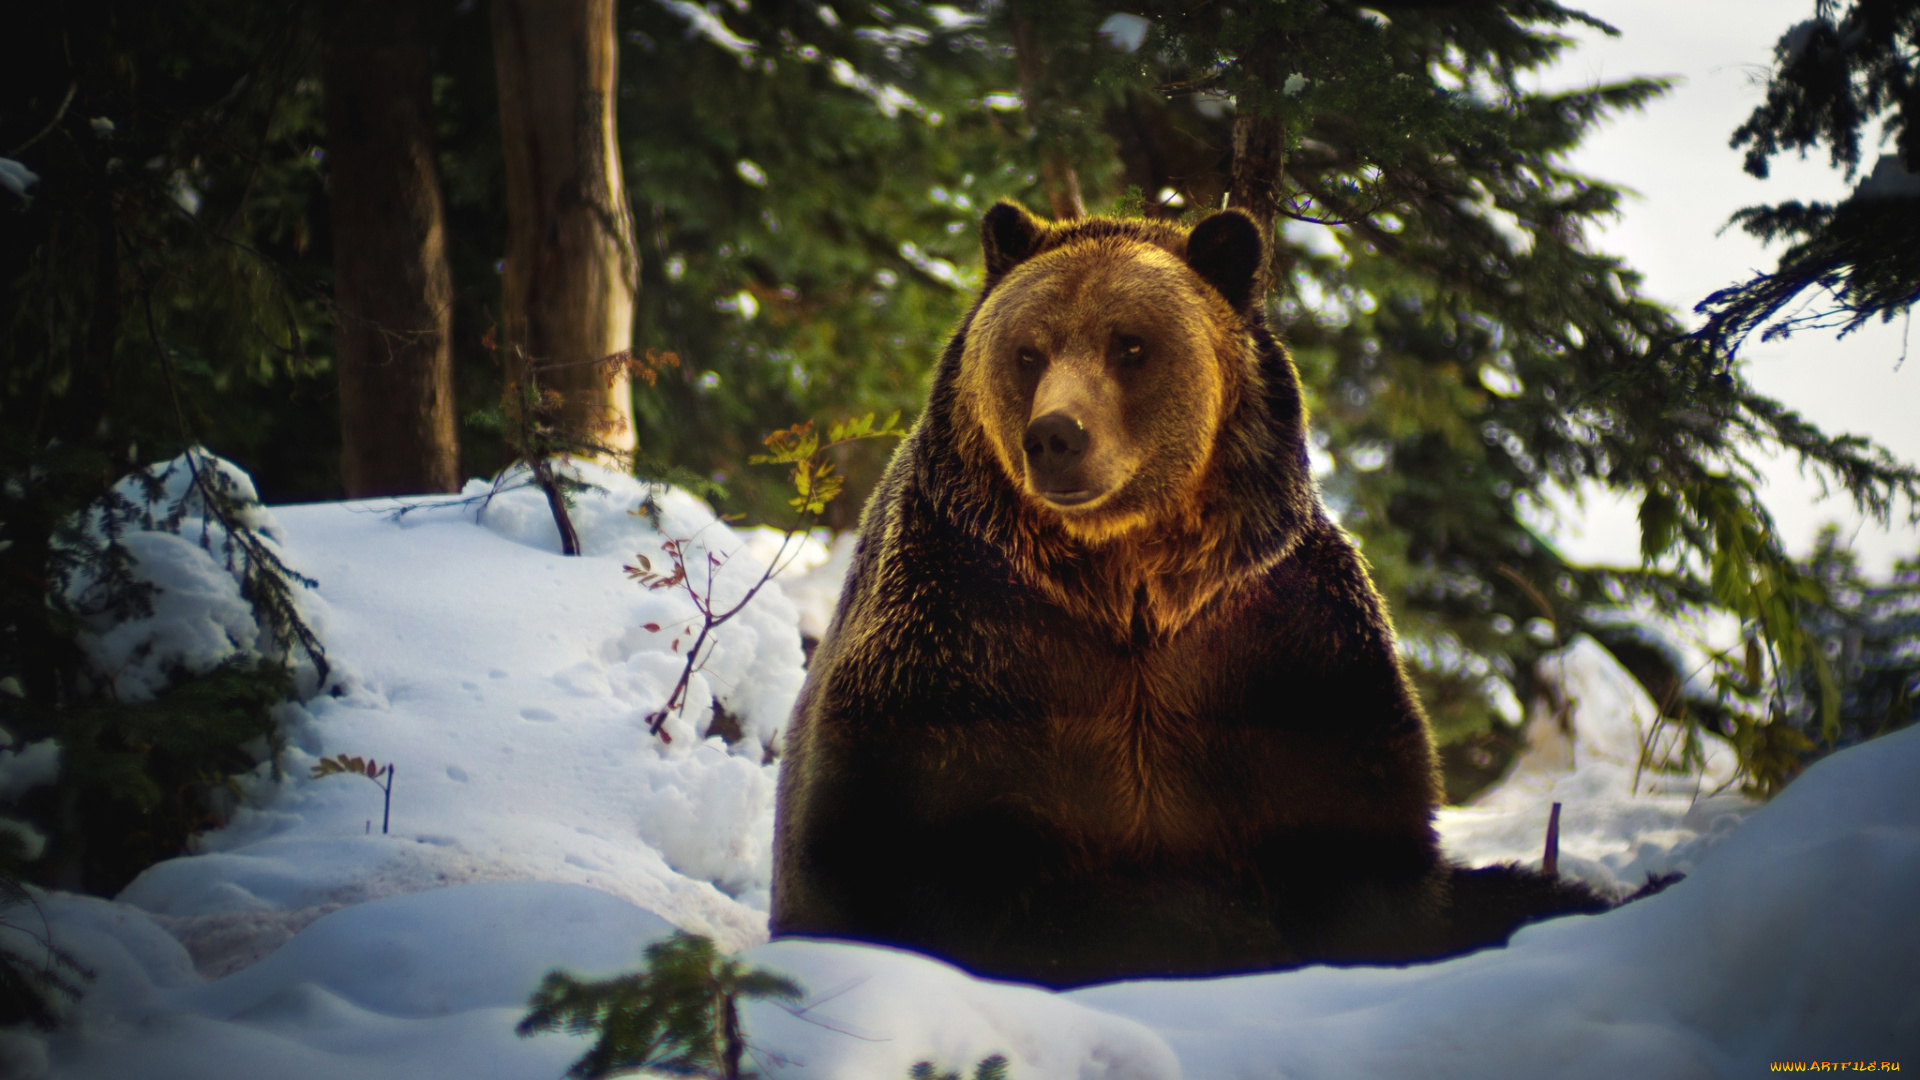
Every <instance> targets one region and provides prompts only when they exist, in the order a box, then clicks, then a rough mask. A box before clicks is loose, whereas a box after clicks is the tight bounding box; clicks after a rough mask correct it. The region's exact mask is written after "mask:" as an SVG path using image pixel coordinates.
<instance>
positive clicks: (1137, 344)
mask: <svg viewBox="0 0 1920 1080" xmlns="http://www.w3.org/2000/svg"><path fill="white" fill-rule="evenodd" d="M1146 358H1147V343H1146V342H1144V341H1141V340H1140V339H1139V338H1137V337H1133V336H1132V335H1129V334H1123V335H1121V337H1120V362H1121V363H1123V364H1137V363H1139V362H1140V361H1142V360H1145V359H1146Z"/></svg>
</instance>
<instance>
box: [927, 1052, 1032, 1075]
mask: <svg viewBox="0 0 1920 1080" xmlns="http://www.w3.org/2000/svg"><path fill="white" fill-rule="evenodd" d="M907 1078H908V1080H960V1074H959V1073H957V1072H954V1071H952V1070H948V1071H946V1072H942V1071H940V1067H939V1066H938V1065H935V1064H934V1063H933V1062H931V1061H920V1062H915V1063H914V1066H913V1068H911V1069H909V1070H907ZM973 1080H1007V1059H1006V1055H1004V1054H994V1055H992V1056H990V1057H984V1058H981V1059H980V1063H979V1064H977V1065H975V1066H974V1067H973Z"/></svg>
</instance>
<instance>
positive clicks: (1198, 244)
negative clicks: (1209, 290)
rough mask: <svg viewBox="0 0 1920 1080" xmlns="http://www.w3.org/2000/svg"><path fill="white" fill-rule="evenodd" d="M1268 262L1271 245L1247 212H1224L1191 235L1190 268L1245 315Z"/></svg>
mask: <svg viewBox="0 0 1920 1080" xmlns="http://www.w3.org/2000/svg"><path fill="white" fill-rule="evenodd" d="M1266 263H1267V242H1266V240H1265V238H1263V237H1262V236H1261V235H1260V226H1258V225H1256V224H1254V221H1253V218H1252V217H1251V216H1250V215H1248V214H1247V213H1246V212H1245V211H1241V210H1222V211H1220V212H1219V213H1217V214H1215V215H1213V216H1212V217H1209V218H1208V219H1207V220H1205V221H1203V222H1201V223H1200V224H1198V225H1195V226H1194V227H1193V232H1192V233H1190V234H1188V236H1187V265H1188V266H1191V267H1193V271H1194V273H1196V274H1199V275H1200V276H1201V277H1203V278H1205V279H1206V280H1207V284H1209V285H1212V286H1213V287H1214V288H1216V289H1219V290H1220V295H1221V296H1224V297H1226V298H1227V303H1229V304H1231V305H1233V310H1235V311H1239V312H1243V313H1244V312H1245V311H1246V310H1247V307H1248V306H1249V305H1250V304H1251V303H1252V302H1253V300H1254V295H1253V290H1254V286H1255V283H1256V282H1258V280H1259V279H1260V276H1261V275H1260V271H1261V268H1262V267H1264V266H1266Z"/></svg>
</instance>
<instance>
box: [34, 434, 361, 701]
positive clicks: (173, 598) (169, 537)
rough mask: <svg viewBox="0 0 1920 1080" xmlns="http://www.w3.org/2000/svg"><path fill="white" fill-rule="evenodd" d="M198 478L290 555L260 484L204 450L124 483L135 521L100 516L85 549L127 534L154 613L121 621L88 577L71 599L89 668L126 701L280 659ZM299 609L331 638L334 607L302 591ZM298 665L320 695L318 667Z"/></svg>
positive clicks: (78, 579)
mask: <svg viewBox="0 0 1920 1080" xmlns="http://www.w3.org/2000/svg"><path fill="white" fill-rule="evenodd" d="M196 474H197V475H199V476H200V477H202V478H204V483H206V484H208V485H210V486H213V487H215V489H216V490H219V491H224V492H225V494H226V495H227V496H228V497H229V499H230V500H231V501H232V503H233V504H234V513H235V515H236V517H237V519H238V524H240V525H243V526H245V527H246V528H249V529H252V530H254V531H255V533H256V534H257V535H259V536H260V538H261V542H262V544H263V545H264V546H265V547H266V549H267V550H268V551H269V552H270V553H271V554H273V555H274V556H276V557H280V558H283V559H284V557H285V553H284V552H283V551H282V549H281V546H280V543H279V536H280V533H281V530H280V524H279V522H278V521H277V520H276V519H275V518H274V516H273V514H272V513H271V512H269V511H267V510H266V509H265V508H264V507H262V506H261V505H260V503H259V495H258V494H257V493H256V492H255V490H254V487H253V479H252V478H251V477H249V476H248V475H247V474H246V473H244V472H242V471H241V470H240V469H238V468H237V467H235V466H234V465H232V464H231V463H229V462H226V461H223V460H221V459H220V458H217V457H215V456H213V455H212V454H209V453H208V452H207V451H205V450H204V449H201V448H198V447H195V448H194V449H192V450H190V451H188V452H187V453H186V454H183V455H181V456H180V457H177V458H175V459H173V460H172V461H163V462H156V463H155V464H152V465H149V466H147V467H146V468H145V469H143V470H141V471H140V472H137V473H135V474H133V475H131V476H128V477H127V478H126V479H124V480H122V481H120V483H119V484H117V485H115V487H114V492H113V497H114V498H115V499H117V500H119V501H120V503H121V505H122V506H123V507H127V508H131V511H130V512H131V516H132V517H133V518H134V520H132V521H130V522H126V521H122V522H117V523H110V522H109V521H108V514H107V513H106V512H105V511H103V510H100V509H95V510H93V511H91V512H90V513H89V514H88V515H87V518H86V520H85V521H83V522H82V523H81V536H82V540H81V542H82V543H85V544H88V545H92V546H94V547H96V548H97V547H98V546H100V545H102V544H104V542H105V541H106V539H107V537H108V536H109V535H116V534H117V535H118V538H119V542H120V543H121V545H122V546H124V547H125V548H126V549H127V551H128V553H129V554H130V555H131V556H132V559H133V567H132V573H133V576H134V577H135V578H136V579H137V580H140V581H143V582H145V583H147V584H148V585H151V586H153V587H154V588H155V592H154V594H153V597H152V605H151V606H152V611H150V612H148V613H146V614H143V615H139V616H137V617H134V618H130V619H119V618H117V617H116V615H115V613H113V612H112V611H110V610H104V609H103V608H102V605H101V604H100V603H99V597H98V596H97V589H98V584H99V583H98V582H96V581H95V579H94V578H93V577H92V576H91V575H90V574H88V573H85V572H82V573H80V574H77V575H76V576H75V577H74V578H73V580H71V581H69V582H67V583H66V588H65V593H66V599H67V602H68V603H70V604H72V605H73V606H74V607H75V609H76V610H78V611H80V612H81V613H82V621H83V623H84V625H85V627H86V629H85V630H84V631H83V632H82V633H81V634H80V636H79V641H80V647H81V649H82V650H83V651H84V652H85V653H86V655H87V660H88V663H89V666H91V667H92V669H93V671H94V672H95V674H96V675H97V676H98V677H99V678H100V680H101V681H102V682H103V683H105V684H106V687H107V689H108V690H109V692H110V693H111V694H112V695H113V696H115V697H117V698H119V699H120V700H122V701H151V700H152V699H153V698H154V696H155V695H156V694H158V693H159V692H160V691H162V690H164V689H165V688H166V687H167V685H168V683H169V681H170V680H171V679H172V678H173V677H174V674H175V673H176V672H186V673H188V674H192V675H205V674H207V673H208V672H210V671H213V670H214V669H215V668H217V667H219V666H221V665H222V664H225V663H228V662H229V661H232V660H236V659H242V658H248V657H257V656H261V655H263V654H265V653H267V652H270V651H272V650H271V649H270V648H269V644H268V641H267V635H266V633H265V631H264V630H263V629H262V628H261V626H260V625H259V623H258V622H257V621H256V620H255V618H254V614H253V608H252V606H251V605H250V604H248V603H247V601H246V599H245V598H244V597H243V596H242V588H241V586H242V581H243V577H244V574H245V560H244V556H243V555H242V554H241V553H239V552H229V551H228V547H229V545H230V543H231V541H232V538H231V537H229V536H228V535H227V530H226V528H225V526H224V525H222V524H221V523H220V520H219V517H218V515H215V514H210V513H209V512H208V509H207V505H206V499H205V497H204V495H203V494H202V492H201V490H200V486H199V485H198V484H196V482H195V479H194V478H195V476H196ZM129 526H130V527H129ZM295 604H296V607H297V608H298V609H299V610H300V613H301V616H302V618H303V619H304V620H305V621H306V622H307V624H308V625H309V626H311V627H312V628H313V629H314V630H315V631H316V632H317V633H320V634H322V635H323V636H324V634H325V630H326V605H325V603H324V602H322V601H320V600H318V599H317V598H315V597H313V596H311V595H309V594H304V593H302V594H300V595H297V596H296V599H295ZM294 666H295V673H294V681H295V685H296V686H303V687H305V688H307V689H308V690H309V691H310V690H311V689H312V688H313V687H314V684H315V683H316V681H317V680H318V673H317V672H316V671H315V670H314V667H313V665H312V663H311V662H310V660H309V659H308V658H306V657H304V656H298V657H296V658H295V665H294Z"/></svg>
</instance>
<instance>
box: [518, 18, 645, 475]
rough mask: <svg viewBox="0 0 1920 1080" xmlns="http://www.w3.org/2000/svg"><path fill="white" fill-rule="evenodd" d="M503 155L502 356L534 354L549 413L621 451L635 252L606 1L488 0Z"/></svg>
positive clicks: (627, 414) (625, 446)
mask: <svg viewBox="0 0 1920 1080" xmlns="http://www.w3.org/2000/svg"><path fill="white" fill-rule="evenodd" d="M493 46H494V64H495V67H496V70H497V71H498V76H499V85H500V135H501V142H502V145H503V148H504V150H505V154H506V166H507V259H506V275H505V278H506V280H505V287H504V292H505V296H504V301H503V304H502V312H501V322H502V329H503V330H504V331H505V339H504V340H505V342H506V344H507V346H508V349H507V356H508V357H509V358H510V359H509V362H510V363H513V364H524V363H528V362H532V363H536V364H538V365H540V367H541V369H542V370H541V374H540V384H541V385H542V386H544V387H548V388H551V389H553V390H556V391H558V392H559V393H560V395H561V397H562V408H561V414H560V419H561V422H562V423H563V424H565V425H566V426H567V427H568V428H569V429H571V430H574V431H578V432H589V431H590V432H593V433H594V434H595V435H596V437H597V439H598V441H600V442H602V443H604V444H606V445H607V446H608V447H609V448H611V449H613V450H616V451H620V452H622V453H626V452H630V451H632V449H633V447H634V445H635V441H634V430H633V398H632V393H631V391H630V389H629V387H628V382H627V376H626V372H625V371H624V370H614V369H610V368H609V367H608V366H607V365H601V364H597V363H596V361H599V360H601V359H602V358H605V357H608V356H612V355H613V354H615V353H620V352H624V351H626V350H627V349H628V348H629V347H630V346H631V345H632V343H633V300H634V292H635V290H636V289H637V288H638V286H639V279H640V260H639V256H638V254H637V253H636V251H635V248H634V243H633V221H632V218H631V216H630V215H629V213H628V209H627V194H626V186H625V184H624V183H623V182H622V180H621V175H620V151H619V146H618V144H617V143H616V141H615V138H614V123H613V116H614V112H613V109H614V93H615V87H616V63H617V55H616V48H615V38H614V32H613V0H494V4H493Z"/></svg>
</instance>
